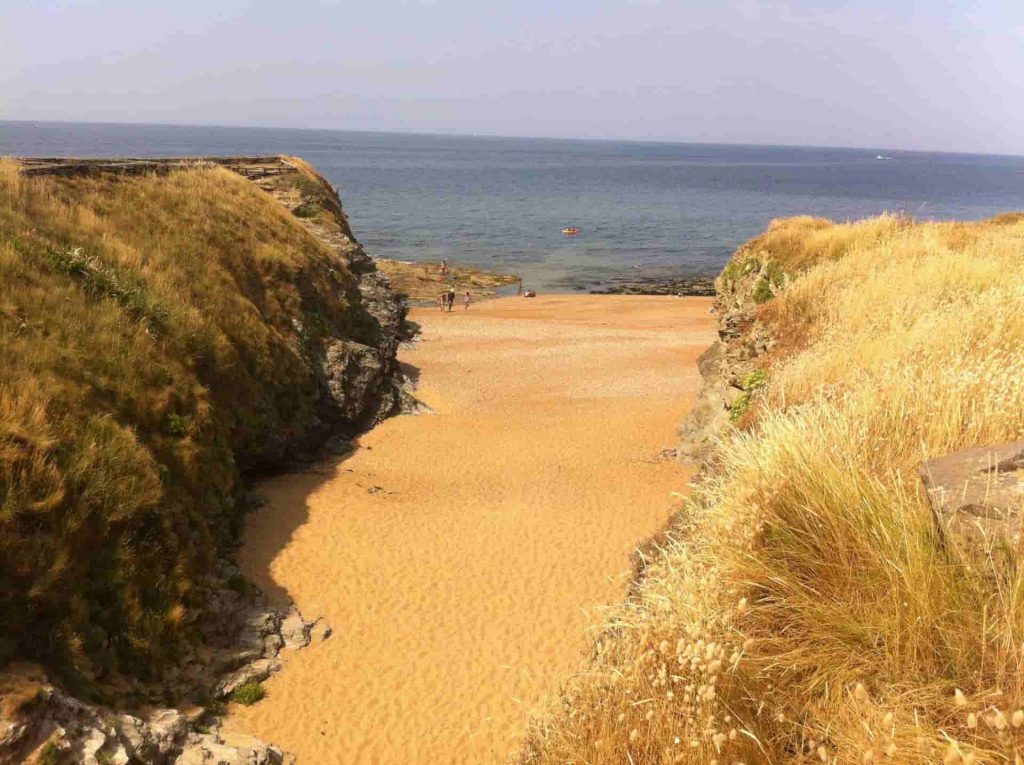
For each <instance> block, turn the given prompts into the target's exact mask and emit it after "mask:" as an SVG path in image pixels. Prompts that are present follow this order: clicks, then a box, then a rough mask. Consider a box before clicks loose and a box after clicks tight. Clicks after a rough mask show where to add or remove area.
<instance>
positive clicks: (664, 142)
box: [0, 118, 1024, 159]
mask: <svg viewBox="0 0 1024 765" xmlns="http://www.w3.org/2000/svg"><path fill="white" fill-rule="evenodd" d="M4 123H8V124H19V125H32V124H35V125H97V126H104V125H109V126H118V127H170V128H205V129H214V130H292V131H296V132H302V133H312V132H327V133H356V134H369V135H394V136H416V137H424V138H467V139H482V140H489V139H490V140H502V139H504V140H515V141H562V142H566V143H612V144H638V145H645V144H646V145H651V144H653V145H661V146H752V147H757V148H766V149H837V150H843V151H888V152H900V153H903V154H948V155H953V156H976V157H1008V158H1013V159H1024V154H1010V153H1003V152H995V153H987V152H977V151H949V150H936V149H897V148H893V147H886V146H866V145H865V146H836V145H833V144H790V143H759V142H752V143H740V142H735V141H721V142H717V141H683V140H677V139H655V138H650V139H641V138H579V137H572V138H567V137H564V136H540V135H506V134H502V133H463V132H458V131H452V132H433V131H414V130H412V131H410V130H386V129H352V128H325V127H294V126H287V127H284V126H274V125H227V124H215V123H193V122H130V121H129V122H112V121H106V120H52V119H45V120H32V119H8V118H0V124H4Z"/></svg>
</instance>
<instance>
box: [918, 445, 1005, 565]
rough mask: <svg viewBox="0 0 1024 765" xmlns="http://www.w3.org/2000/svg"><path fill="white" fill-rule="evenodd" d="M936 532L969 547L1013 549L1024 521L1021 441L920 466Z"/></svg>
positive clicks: (951, 456)
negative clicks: (958, 538)
mask: <svg viewBox="0 0 1024 765" xmlns="http://www.w3.org/2000/svg"><path fill="white" fill-rule="evenodd" d="M921 479H922V480H923V482H924V485H925V489H926V490H927V491H928V500H929V502H930V504H931V507H932V512H933V514H934V516H935V519H936V522H937V523H938V525H939V528H940V529H942V530H943V531H948V532H952V533H954V534H956V535H959V536H961V537H962V538H964V539H967V540H969V541H971V542H975V543H983V542H986V541H999V540H1002V541H1004V542H1007V543H1009V544H1011V545H1013V546H1014V547H1016V546H1017V545H1018V544H1019V543H1020V540H1021V522H1022V517H1024V441H1013V442H1011V443H1006V444H998V445H992V446H978V447H974V448H973V449H964V450H962V451H958V452H953V453H952V454H947V455H945V456H944V457H938V458H936V459H932V460H928V461H927V462H925V463H924V464H923V465H922V466H921Z"/></svg>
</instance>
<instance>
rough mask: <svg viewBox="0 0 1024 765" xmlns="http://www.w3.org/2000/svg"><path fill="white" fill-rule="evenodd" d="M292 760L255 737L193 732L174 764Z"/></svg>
mask: <svg viewBox="0 0 1024 765" xmlns="http://www.w3.org/2000/svg"><path fill="white" fill-rule="evenodd" d="M291 762H294V759H293V758H291V757H287V756H286V755H285V754H284V752H282V751H281V750H280V749H278V748H277V747H276V746H272V745H270V744H267V743H266V742H264V741H260V740H259V739H257V738H253V737H251V736H243V735H233V736H231V737H230V738H227V739H225V738H224V737H222V736H221V735H220V734H202V735H199V734H193V735H192V736H190V737H189V741H188V744H187V745H186V747H185V749H184V750H183V751H182V753H181V755H180V756H179V757H178V758H177V759H176V760H174V765H285V764H286V763H291Z"/></svg>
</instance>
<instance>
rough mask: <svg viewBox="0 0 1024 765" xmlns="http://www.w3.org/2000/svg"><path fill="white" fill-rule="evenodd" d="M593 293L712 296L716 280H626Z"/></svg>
mask: <svg viewBox="0 0 1024 765" xmlns="http://www.w3.org/2000/svg"><path fill="white" fill-rule="evenodd" d="M590 294H591V295H676V296H679V297H712V296H714V294H715V280H714V279H713V278H711V277H708V276H688V277H683V278H670V277H665V278H656V279H642V280H631V281H625V282H622V283H619V284H612V285H610V286H608V287H599V288H597V289H592V290H590Z"/></svg>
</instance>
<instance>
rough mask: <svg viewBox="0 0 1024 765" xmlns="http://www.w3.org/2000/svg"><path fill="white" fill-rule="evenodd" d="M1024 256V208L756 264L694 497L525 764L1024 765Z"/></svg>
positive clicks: (733, 288) (689, 447)
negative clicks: (1023, 469) (1023, 553)
mask: <svg viewBox="0 0 1024 765" xmlns="http://www.w3.org/2000/svg"><path fill="white" fill-rule="evenodd" d="M1022 251H1024V215H1020V214H1007V215H1002V216H999V217H997V218H994V219H991V220H987V221H980V222H977V223H916V222H915V221H913V220H911V219H908V218H905V217H900V216H882V217H879V218H875V219H870V220H865V221H859V222H855V223H847V224H834V223H831V222H829V221H824V220H817V219H811V218H796V219H790V220H782V221H775V222H773V223H772V225H771V226H770V228H769V229H768V231H766V232H765V233H764V234H763V235H761V236H760V237H757V238H755V239H753V240H751V241H750V242H748V243H747V244H746V245H744V246H743V247H741V248H740V249H739V250H738V251H737V253H736V254H735V255H734V257H733V259H732V260H731V261H730V263H729V265H728V266H727V267H726V269H725V270H724V271H723V273H722V274H721V276H720V277H719V279H718V281H717V287H718V296H717V299H716V306H715V310H716V313H717V314H718V320H719V336H720V340H719V342H718V343H717V344H716V345H715V346H713V347H712V348H711V349H710V350H709V351H708V352H707V353H706V354H705V356H704V358H703V359H702V361H701V370H702V372H704V373H705V375H706V380H705V387H704V390H703V392H702V394H701V397H700V400H699V402H698V405H697V406H696V407H695V408H694V412H693V413H692V414H691V416H690V417H689V418H688V420H687V422H686V423H685V424H684V426H683V428H682V434H683V444H682V448H681V452H682V454H683V456H684V458H686V459H689V460H695V461H696V462H697V463H698V464H699V465H700V467H701V470H700V474H699V477H698V480H697V481H696V483H695V485H694V490H693V494H692V497H691V498H690V499H689V501H688V502H686V504H685V505H684V506H683V507H682V508H681V510H680V512H679V513H678V515H677V516H676V518H675V520H674V523H673V526H672V528H671V529H670V530H669V532H668V533H667V534H666V535H665V536H664V537H663V538H662V539H661V540H660V543H659V544H658V545H650V546H648V547H647V548H646V549H645V550H644V552H643V554H642V556H641V557H642V563H643V565H642V566H641V567H640V576H641V579H640V581H639V582H638V584H637V585H636V587H635V588H634V590H633V592H632V593H631V597H630V599H629V600H628V601H627V602H626V603H624V604H622V605H621V606H620V607H618V608H617V609H615V610H614V611H613V612H612V614H611V615H610V618H609V622H608V627H607V629H606V630H605V631H604V632H603V633H602V634H600V635H599V637H598V639H597V641H596V643H595V650H594V655H593V657H592V661H591V664H590V666H589V667H588V670H587V671H586V672H584V673H581V674H580V676H579V677H577V678H575V679H573V681H571V682H570V683H569V684H568V685H567V687H566V688H565V691H564V694H563V696H562V699H561V703H560V704H559V705H558V706H557V707H555V708H553V709H552V710H550V713H549V714H548V715H547V716H545V717H542V718H539V719H538V720H537V721H536V723H535V726H534V729H533V732H532V734H531V736H530V737H529V739H528V740H527V742H526V745H525V747H524V749H523V751H522V754H521V760H522V762H523V763H556V762H557V763H563V762H589V763H593V764H594V765H601V764H603V763H617V762H622V761H630V762H634V763H637V764H638V765H639V764H640V763H678V762H685V763H708V764H709V765H710V764H711V763H716V762H748V763H750V762H795V763H804V762H824V763H852V762H859V763H871V762H881V761H884V762H892V763H926V762H939V761H942V762H945V763H963V764H965V765H969V764H970V763H981V762H985V763H988V762H993V763H994V762H1012V761H1016V760H1017V759H1019V758H1020V757H1021V756H1022V752H1024V685H1022V683H1021V675H1020V672H1019V667H1020V666H1021V661H1022V660H1024V653H1022V651H1024V649H1022V640H1024V622H1022V621H1021V616H1020V615H1021V613H1024V611H1022V606H1024V596H1022V593H1024V573H1022V571H1021V567H1020V565H1019V549H1020V548H1019V545H1020V534H1019V529H1020V524H1021V518H1022V517H1024V505H1022V503H1021V497H1024V488H1022V482H1021V480H1020V478H1021V476H1020V464H1021V461H1022V459H1024V457H1022V454H1024V453H1022V452H1021V449H1022V448H1024V442H1021V441H1020V440H1019V439H1020V437H1021V434H1022V432H1024V431H1022V423H1024V388H1022V387H1021V386H1020V385H1019V379H1020V376H1021V374H1022V373H1024V366H1022V361H1021V356H1020V347H1021V343H1022V341H1024V318H1022V317H1024V261H1022V260H1021V258H1020V254H1021V252H1022ZM951 453H952V454H951ZM922 472H924V473H925V476H926V482H925V483H922V480H921V473H922ZM943 475H944V476H945V477H946V478H947V479H948V480H949V482H948V483H947V485H946V486H945V487H944V488H945V491H942V489H943V487H942V486H936V483H938V482H939V478H940V477H941V476H943ZM965 476H969V477H968V483H967V485H966V487H965V486H964V484H963V481H962V479H963V478H964V477H965ZM958 480H959V481H960V483H957V481H958ZM982 495H984V496H982ZM968 499H970V501H967V500H968ZM975 500H976V501H975Z"/></svg>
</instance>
